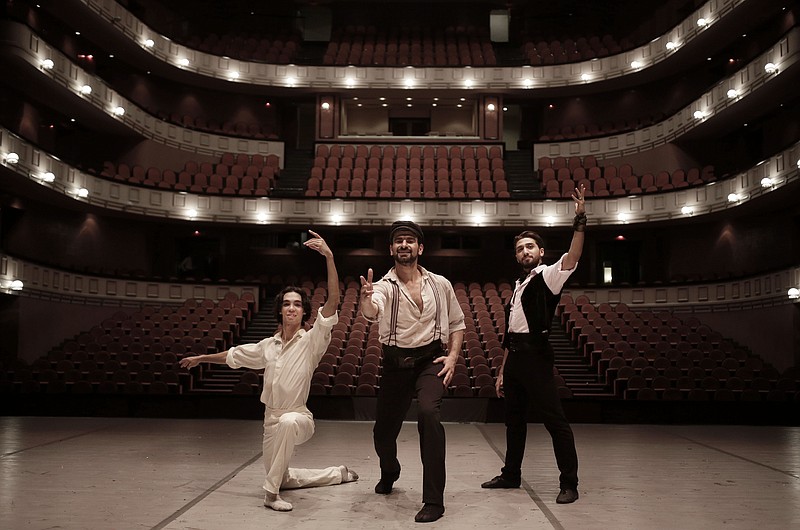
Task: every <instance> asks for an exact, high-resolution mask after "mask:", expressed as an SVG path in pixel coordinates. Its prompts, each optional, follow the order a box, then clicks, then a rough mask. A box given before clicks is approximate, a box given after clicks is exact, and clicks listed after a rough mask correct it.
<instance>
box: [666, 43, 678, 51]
mask: <svg viewBox="0 0 800 530" xmlns="http://www.w3.org/2000/svg"><path fill="white" fill-rule="evenodd" d="M664 47H665V48H667V49H668V50H670V51H672V50H674V49H675V48H677V47H678V45H677V44H675V43H674V42H672V41H669V42H668V43H667V44H665V45H664Z"/></svg>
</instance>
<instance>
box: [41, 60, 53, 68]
mask: <svg viewBox="0 0 800 530" xmlns="http://www.w3.org/2000/svg"><path fill="white" fill-rule="evenodd" d="M41 64H42V68H44V69H45V70H52V69H53V67H54V66H55V65H56V63H54V62H53V60H52V59H45V60H44V61H42V63H41Z"/></svg>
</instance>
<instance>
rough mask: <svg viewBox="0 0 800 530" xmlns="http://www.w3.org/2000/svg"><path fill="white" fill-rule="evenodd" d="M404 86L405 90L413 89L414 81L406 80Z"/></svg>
mask: <svg viewBox="0 0 800 530" xmlns="http://www.w3.org/2000/svg"><path fill="white" fill-rule="evenodd" d="M404 84H405V86H406V88H414V80H413V79H406V80H405V83H404Z"/></svg>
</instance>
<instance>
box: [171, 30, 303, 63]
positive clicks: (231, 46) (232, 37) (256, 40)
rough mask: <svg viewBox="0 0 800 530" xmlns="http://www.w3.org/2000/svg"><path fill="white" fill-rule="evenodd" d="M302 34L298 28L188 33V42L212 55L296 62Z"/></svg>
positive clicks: (189, 44)
mask: <svg viewBox="0 0 800 530" xmlns="http://www.w3.org/2000/svg"><path fill="white" fill-rule="evenodd" d="M300 41H301V37H300V35H299V34H298V33H297V32H294V31H292V32H287V33H284V34H282V35H274V36H271V37H266V36H264V35H255V34H254V35H247V34H224V35H221V36H219V35H217V34H216V33H211V34H209V35H206V36H199V35H194V36H191V37H189V39H188V40H187V41H186V45H187V46H188V47H189V48H192V49H195V50H200V51H203V52H206V53H209V54H212V55H219V56H223V57H233V58H236V59H241V60H243V61H257V62H264V63H272V64H290V63H293V62H295V58H296V56H297V51H298V49H299V47H300Z"/></svg>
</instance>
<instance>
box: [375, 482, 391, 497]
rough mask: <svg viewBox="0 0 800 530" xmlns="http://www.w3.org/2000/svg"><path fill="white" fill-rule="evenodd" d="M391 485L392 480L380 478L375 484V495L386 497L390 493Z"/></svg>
mask: <svg viewBox="0 0 800 530" xmlns="http://www.w3.org/2000/svg"><path fill="white" fill-rule="evenodd" d="M392 484H394V480H391V479H386V478H381V479H380V480H379V481H378V483H377V484H375V493H378V494H380V495H388V494H390V493H391V492H392Z"/></svg>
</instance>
